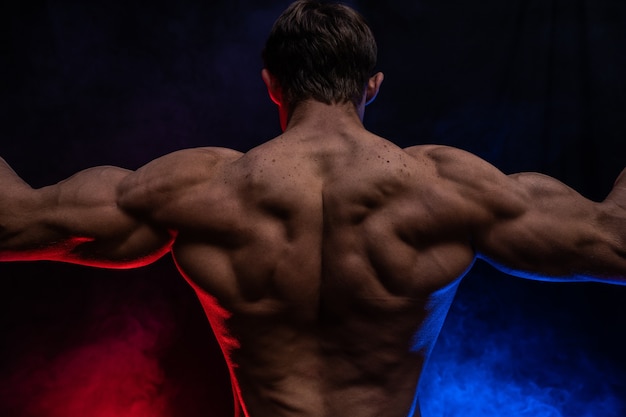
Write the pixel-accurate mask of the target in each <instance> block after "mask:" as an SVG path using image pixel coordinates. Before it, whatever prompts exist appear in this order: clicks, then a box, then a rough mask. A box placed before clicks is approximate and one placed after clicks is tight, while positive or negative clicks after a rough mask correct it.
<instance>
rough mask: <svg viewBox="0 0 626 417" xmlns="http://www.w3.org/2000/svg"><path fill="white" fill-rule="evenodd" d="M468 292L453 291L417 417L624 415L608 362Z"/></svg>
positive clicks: (566, 334)
mask: <svg viewBox="0 0 626 417" xmlns="http://www.w3.org/2000/svg"><path fill="white" fill-rule="evenodd" d="M466 279H470V280H472V281H473V282H475V285H477V286H478V287H486V286H488V285H491V284H492V282H490V281H489V280H488V279H487V280H485V279H483V278H481V277H477V276H471V277H468V278H466ZM504 285H511V284H510V283H507V284H504ZM523 285H524V284H522V287H521V288H523ZM560 285H561V288H562V289H563V290H565V288H563V287H562V286H563V285H565V286H567V285H571V284H560ZM470 286H471V284H470ZM539 288H541V286H539ZM475 290H476V289H473V290H472V289H469V290H466V291H465V292H463V291H460V294H459V296H458V297H457V300H456V302H455V304H453V307H452V310H451V313H450V315H449V316H448V320H447V321H446V324H445V325H444V329H443V331H442V333H441V335H440V338H439V340H438V343H437V346H436V347H435V350H434V353H433V357H432V358H431V362H430V363H429V364H428V366H427V368H426V370H425V371H424V377H423V380H422V386H421V388H420V394H421V398H422V412H423V415H424V417H502V416H515V417H597V416H602V417H622V416H624V415H626V414H624V413H625V412H626V401H625V399H624V387H625V386H624V381H623V373H621V372H620V370H619V369H618V368H616V367H615V363H614V362H611V361H610V360H605V359H604V358H602V357H600V356H599V355H598V354H595V355H594V354H593V353H592V352H590V351H589V347H588V346H582V345H584V341H581V340H578V336H576V335H575V332H574V331H572V330H571V329H558V328H554V322H549V321H548V322H545V321H542V320H538V319H537V318H536V317H533V309H532V308H529V306H524V305H514V306H511V307H505V308H500V309H499V310H498V307H496V306H494V304H497V302H496V301H495V300H494V299H491V298H490V295H486V294H485V293H482V294H477V293H476V292H475ZM497 293H498V294H499V295H498V296H500V297H507V295H506V291H497ZM526 310H528V315H525V314H524V312H525V311H526ZM583 337H589V336H588V335H587V336H583Z"/></svg>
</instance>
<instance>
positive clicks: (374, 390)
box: [0, 1, 626, 417]
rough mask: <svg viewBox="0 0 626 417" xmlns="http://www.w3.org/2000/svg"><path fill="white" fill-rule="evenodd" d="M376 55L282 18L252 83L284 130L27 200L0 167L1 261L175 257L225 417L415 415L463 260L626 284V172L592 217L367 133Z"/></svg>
mask: <svg viewBox="0 0 626 417" xmlns="http://www.w3.org/2000/svg"><path fill="white" fill-rule="evenodd" d="M375 59H376V45H375V42H374V39H373V36H372V34H371V32H370V29H369V28H368V26H367V25H366V24H365V23H364V21H363V20H362V18H361V17H360V16H359V15H358V14H357V13H356V12H354V11H353V10H351V9H349V8H347V7H344V6H338V5H320V4H318V3H315V2H310V1H298V2H296V3H294V4H292V5H291V6H290V7H289V8H288V9H287V10H286V11H285V12H284V13H283V14H282V15H281V16H280V17H279V19H278V20H277V22H276V24H275V25H274V27H273V29H272V32H271V34H270V36H269V39H268V41H267V44H266V47H265V50H264V61H265V69H264V70H263V72H262V77H263V80H264V81H265V83H266V85H267V88H268V91H269V94H270V96H271V98H272V100H273V101H274V102H275V103H276V104H277V105H278V110H279V115H280V121H281V124H282V127H283V130H284V133H283V134H282V135H281V136H279V137H277V138H275V139H273V140H271V141H269V142H267V143H265V144H263V145H261V146H259V147H257V148H254V149H252V150H250V151H249V152H247V153H245V154H241V153H239V152H235V151H232V150H228V149H220V148H202V149H191V150H184V151H180V152H176V153H173V154H170V155H167V156H164V157H162V158H159V159H157V160H155V161H153V162H151V163H149V164H148V165H146V166H144V167H143V168H141V169H139V170H138V171H136V172H130V171H127V170H124V169H120V168H114V167H99V168H93V169H89V170H86V171H83V172H80V173H78V174H76V175H75V176H73V177H71V178H69V179H67V180H65V181H63V182H61V183H59V184H56V185H53V186H49V187H44V188H41V189H37V190H35V189H32V188H31V187H29V186H28V185H27V184H26V183H24V182H23V181H22V180H21V179H20V178H19V177H18V176H17V175H16V174H15V173H14V172H13V171H12V170H11V168H10V167H9V166H8V165H7V164H6V163H5V162H4V161H3V160H0V162H1V163H0V196H1V197H0V260H3V261H12V260H56V261H64V262H73V263H78V264H83V265H92V266H97V267H107V268H128V267H137V266H141V265H145V264H148V263H150V262H153V261H154V260H156V259H158V258H160V257H161V256H163V255H164V254H166V253H167V252H171V253H172V255H173V257H174V259H175V261H176V264H177V265H178V268H179V269H180V271H181V273H182V274H183V275H184V276H185V278H186V279H187V281H188V282H189V283H190V285H191V286H192V287H193V288H194V289H195V291H196V292H197V294H198V297H199V299H200V301H201V302H202V305H203V307H204V309H205V311H206V314H207V316H208V318H209V321H210V322H211V325H212V327H213V330H214V331H215V334H216V336H217V338H218V341H219V343H220V345H221V348H222V350H223V353H224V356H225V358H226V361H227V363H228V366H229V370H230V374H231V380H232V385H233V392H234V396H235V401H236V411H237V414H238V415H245V416H251V417H259V416H272V417H276V416H319V417H322V416H324V417H330V416H333V417H334V416H347V415H350V416H358V417H368V416H386V417H405V416H407V414H409V413H411V412H413V414H414V415H416V416H419V415H420V412H419V404H418V401H417V398H416V396H415V392H416V387H417V384H418V381H419V378H420V374H421V372H422V369H423V366H424V363H425V361H426V360H427V359H428V356H429V353H430V351H431V349H432V347H433V345H434V343H435V340H436V338H437V335H438V333H439V331H440V329H441V326H442V323H443V320H444V318H445V316H446V314H447V311H448V309H449V307H450V304H451V302H452V299H453V297H454V294H455V290H456V288H457V286H458V283H459V280H460V278H461V277H462V276H463V275H464V273H465V272H466V271H467V270H468V269H469V268H470V267H471V265H472V263H473V262H474V260H475V259H476V257H482V258H484V259H487V260H489V261H491V262H493V263H494V264H495V265H497V266H499V267H502V268H505V270H506V271H508V272H511V273H514V274H519V275H523V276H527V277H539V278H547V279H553V280H578V279H594V280H602V281H605V282H614V283H621V282H624V281H626V173H624V172H623V173H622V175H621V176H620V178H619V179H618V180H617V182H616V184H615V187H614V189H613V191H612V192H611V193H610V195H609V196H608V197H607V198H606V199H605V200H604V201H603V202H601V203H595V202H592V201H589V200H586V199H584V198H583V197H581V196H580V195H579V194H577V193H576V192H575V191H573V190H572V189H570V188H568V187H566V186H565V185H563V184H561V183H559V182H557V181H556V180H554V179H551V178H549V177H545V176H541V175H538V174H519V175H514V176H505V175H504V174H502V173H501V172H499V171H498V170H497V169H495V168H494V167H492V166H491V165H489V164H488V163H486V162H484V161H482V160H480V159H478V158H477V157H475V156H473V155H471V154H468V153H465V152H462V151H460V150H457V149H453V148H446V147H442V146H416V147H412V148H408V149H404V150H403V149H400V148H398V147H396V146H395V145H394V144H392V143H390V142H388V141H386V140H385V139H383V138H381V137H378V136H375V135H373V134H372V133H370V132H368V131H367V130H365V129H364V127H363V124H362V119H363V114H364V108H365V105H366V104H367V103H368V102H369V101H371V100H373V99H374V97H375V96H376V94H377V92H378V89H379V87H380V85H381V83H382V81H383V75H382V74H381V73H376V74H373V75H372V71H373V68H374V63H375Z"/></svg>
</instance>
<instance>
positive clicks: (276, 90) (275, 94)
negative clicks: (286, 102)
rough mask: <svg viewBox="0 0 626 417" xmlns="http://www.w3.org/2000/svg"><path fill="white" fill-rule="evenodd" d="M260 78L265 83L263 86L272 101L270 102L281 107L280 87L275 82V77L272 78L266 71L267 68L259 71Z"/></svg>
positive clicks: (281, 95) (276, 81)
mask: <svg viewBox="0 0 626 417" xmlns="http://www.w3.org/2000/svg"><path fill="white" fill-rule="evenodd" d="M261 78H263V82H264V83H265V86H266V87H267V92H268V94H269V96H270V98H271V99H272V101H273V102H274V104H276V105H277V106H279V107H280V106H282V105H283V94H282V91H281V89H280V85H279V84H278V80H276V77H274V76H273V75H272V74H271V73H270V72H269V71H268V70H267V68H263V70H261Z"/></svg>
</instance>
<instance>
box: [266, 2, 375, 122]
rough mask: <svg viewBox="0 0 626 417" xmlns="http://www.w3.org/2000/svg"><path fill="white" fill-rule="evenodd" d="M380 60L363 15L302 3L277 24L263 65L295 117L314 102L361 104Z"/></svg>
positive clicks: (338, 6) (335, 6) (338, 7)
mask: <svg viewBox="0 0 626 417" xmlns="http://www.w3.org/2000/svg"><path fill="white" fill-rule="evenodd" d="M376 54H377V47H376V41H375V39H374V35H373V34H372V31H371V29H370V28H369V26H368V25H367V23H366V22H365V19H364V18H363V17H362V16H361V15H360V14H359V13H358V12H356V11H355V10H353V9H351V8H349V7H348V6H344V5H341V4H322V3H320V2H317V1H310V0H300V1H296V2H294V3H292V4H291V5H290V6H289V7H288V8H287V10H285V11H284V12H283V13H282V14H281V15H280V16H279V17H278V19H277V20H276V22H275V23H274V26H273V27H272V31H271V32H270V35H269V37H268V39H267V42H266V44H265V48H264V49H263V62H264V65H265V68H266V69H267V70H268V71H269V72H270V73H271V74H272V75H273V76H274V77H276V79H277V80H278V83H279V84H280V87H281V89H282V93H283V97H284V99H285V101H286V104H287V106H288V108H289V109H290V111H291V110H293V108H294V107H295V105H297V104H298V103H299V102H301V101H303V100H306V99H310V98H312V99H315V100H317V101H320V102H323V103H326V104H332V103H346V102H352V103H354V104H358V103H359V102H360V101H361V99H362V98H363V93H364V91H365V86H366V84H367V81H368V79H369V77H370V76H371V75H372V71H373V70H374V66H375V65H376Z"/></svg>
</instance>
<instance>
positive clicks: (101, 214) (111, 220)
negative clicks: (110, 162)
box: [0, 167, 172, 268]
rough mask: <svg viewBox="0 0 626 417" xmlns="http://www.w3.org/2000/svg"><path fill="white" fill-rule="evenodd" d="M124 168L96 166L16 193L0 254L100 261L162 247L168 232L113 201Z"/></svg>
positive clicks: (122, 262) (130, 259)
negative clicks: (45, 184) (36, 188)
mask: <svg viewBox="0 0 626 417" xmlns="http://www.w3.org/2000/svg"><path fill="white" fill-rule="evenodd" d="M129 174H130V171H127V170H123V169H120V168H114V167H98V168H92V169H88V170H85V171H82V172H80V173H78V174H76V175H74V176H72V177H70V178H68V179H67V180H65V181H62V182H60V183H58V184H56V185H52V186H48V187H44V188H41V189H38V190H32V189H29V190H24V191H23V192H22V193H21V194H20V195H19V198H18V199H19V201H18V202H17V203H16V204H17V205H16V207H15V210H16V212H14V213H13V214H12V217H13V218H14V219H15V220H14V221H13V222H12V223H11V230H6V231H5V238H4V239H3V244H2V246H3V247H2V250H1V251H0V253H1V256H2V259H3V260H55V261H64V262H71V263H79V264H83V265H93V266H103V267H113V268H122V267H131V266H137V265H141V264H146V263H149V262H151V261H153V260H155V259H156V258H158V257H160V256H162V255H163V254H164V253H165V252H167V250H168V248H169V245H170V243H171V239H172V238H171V236H170V234H169V233H168V232H167V231H164V230H161V229H159V228H158V227H156V226H154V225H152V224H151V223H150V222H149V221H148V219H143V218H140V217H138V216H136V215H131V214H129V213H128V212H127V211H125V210H123V209H121V208H120V207H119V205H118V204H117V200H118V193H119V185H120V183H121V182H122V181H123V179H124V178H126V177H127V176H128V175H129Z"/></svg>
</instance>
